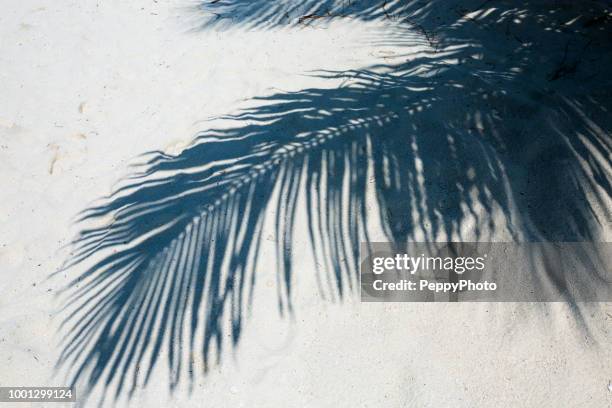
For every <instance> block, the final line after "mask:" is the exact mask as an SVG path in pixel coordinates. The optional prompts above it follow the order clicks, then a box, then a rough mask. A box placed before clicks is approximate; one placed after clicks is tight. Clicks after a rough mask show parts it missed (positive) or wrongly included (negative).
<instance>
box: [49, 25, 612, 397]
mask: <svg viewBox="0 0 612 408" xmlns="http://www.w3.org/2000/svg"><path fill="white" fill-rule="evenodd" d="M495 17H498V16H496V15H492V16H491V18H495ZM453 30H456V32H453V35H454V36H455V37H454V38H455V41H456V42H455V43H453V42H449V44H448V48H447V51H445V50H444V48H440V49H439V50H436V51H435V52H430V53H425V55H419V56H413V57H411V58H408V60H407V61H405V62H401V63H399V64H395V65H389V64H387V65H385V66H377V67H372V68H371V69H364V70H357V71H351V72H342V73H337V72H324V73H320V75H321V76H323V77H326V78H328V79H329V80H336V79H338V78H339V77H340V78H344V79H346V80H347V82H346V83H347V85H345V86H342V87H340V88H332V89H319V88H311V89H304V90H301V91H299V92H285V93H278V94H275V95H272V96H269V97H262V98H258V99H257V100H256V101H255V102H256V104H255V107H253V108H250V109H246V110H244V111H242V112H239V113H238V114H236V115H230V116H227V117H226V118H225V119H227V120H231V121H233V123H236V125H235V126H233V127H229V128H223V129H212V130H209V131H206V132H204V133H202V134H201V135H199V136H198V137H197V139H196V140H195V141H194V143H193V144H192V145H191V146H190V147H188V148H186V149H185V150H184V151H183V152H181V153H180V154H178V155H176V156H173V155H167V154H165V153H163V152H152V153H150V154H149V155H148V156H147V160H146V161H145V162H144V163H142V164H141V165H140V166H139V169H138V171H137V172H136V173H135V174H134V176H133V177H132V178H130V179H129V180H128V181H127V182H126V183H125V185H124V186H123V187H121V188H120V189H118V190H117V191H116V192H115V193H113V194H112V195H111V196H110V197H108V199H106V200H104V201H103V202H102V203H101V204H99V205H97V206H94V207H92V208H90V209H88V210H86V211H85V212H84V213H83V214H82V217H81V221H82V222H83V223H84V224H87V223H93V224H96V225H97V226H93V227H89V228H83V229H82V231H81V233H80V235H79V236H78V237H77V238H76V240H75V242H74V246H75V247H74V248H75V250H74V254H73V257H72V258H71V260H70V261H69V263H68V265H67V266H68V267H72V266H76V265H80V264H85V263H87V262H89V264H88V265H87V266H86V268H85V270H84V272H82V273H81V274H80V275H79V276H78V277H77V278H76V279H74V280H73V281H72V282H70V284H69V285H68V286H69V288H68V291H67V292H66V293H67V296H68V299H67V306H66V308H67V312H66V313H67V314H66V318H65V321H64V325H65V329H64V330H65V333H66V336H65V339H64V343H63V344H64V349H63V353H62V354H61V356H60V363H61V364H64V365H67V366H68V367H69V368H70V372H71V375H72V381H73V382H74V383H76V382H77V381H85V382H86V385H87V387H88V388H90V389H92V388H94V387H95V386H97V385H99V384H102V385H103V386H104V387H108V386H110V385H111V384H115V385H116V390H115V398H117V397H119V396H120V395H122V393H124V392H127V394H128V395H132V393H133V392H134V391H135V389H136V388H137V387H138V386H139V385H140V384H146V383H147V382H148V381H149V379H150V377H151V375H152V373H153V372H154V369H155V367H156V366H158V365H159V364H160V362H161V360H160V359H161V358H165V359H167V361H166V363H167V365H168V366H169V370H170V372H169V375H170V387H171V388H172V389H174V388H175V387H176V386H177V385H178V384H179V382H180V381H181V380H182V379H183V378H188V379H189V380H190V381H193V379H194V371H195V369H196V368H197V367H198V366H199V364H198V361H199V360H201V361H202V365H203V367H204V370H208V369H209V368H210V367H211V366H214V365H215V364H218V363H219V362H220V360H221V357H222V354H223V350H225V349H226V348H227V347H230V348H231V347H234V346H236V345H237V344H238V342H239V340H240V338H241V334H242V330H243V325H244V315H245V311H246V310H247V309H248V307H249V304H250V301H251V299H252V291H253V288H254V286H255V284H256V280H257V279H256V278H257V276H256V273H255V265H256V263H257V259H258V254H259V250H260V246H261V240H262V235H261V234H262V225H263V223H264V221H265V219H266V217H274V226H275V234H276V237H275V238H276V243H277V247H276V250H277V256H276V262H277V276H278V285H277V287H278V302H279V310H280V311H281V313H283V314H286V313H289V314H290V313H292V291H293V290H294V288H293V285H292V281H293V278H292V275H293V270H292V261H291V259H292V246H293V245H292V244H293V242H294V236H293V234H294V233H295V222H296V211H297V207H298V205H297V203H298V202H300V201H303V202H305V203H306V210H305V211H306V215H307V225H308V233H309V241H310V243H311V245H312V250H313V253H314V256H315V258H316V259H317V260H318V263H319V264H321V265H324V266H325V267H324V268H322V270H321V271H319V273H320V280H321V282H322V283H321V285H322V286H321V292H322V293H326V294H327V295H328V296H329V297H331V298H335V299H342V298H343V297H344V296H346V294H347V293H348V292H351V290H352V288H353V287H354V286H355V283H356V276H355V273H356V271H357V270H358V265H357V264H358V261H359V259H360V255H361V254H360V253H359V244H360V242H362V241H365V242H367V241H368V234H369V232H368V228H369V225H371V224H372V223H374V222H378V223H380V225H381V226H382V228H383V230H384V232H385V234H386V236H387V238H388V240H389V241H391V242H396V243H402V242H405V241H408V240H411V239H414V237H415V236H416V232H417V231H420V232H421V233H422V237H424V238H425V239H427V240H431V241H435V240H440V239H443V240H444V239H446V240H450V239H454V240H461V239H462V238H465V237H464V235H463V234H464V231H463V230H462V229H461V227H462V225H463V224H465V222H466V221H469V220H471V221H473V225H474V229H473V231H472V232H471V235H470V239H475V240H479V239H483V240H486V239H487V238H490V237H491V236H493V235H494V233H495V232H496V229H498V228H505V229H507V230H508V231H509V234H510V235H511V236H512V237H513V238H515V239H527V240H558V239H563V240H592V239H596V236H595V235H593V231H594V230H595V229H596V228H595V227H594V225H593V224H594V223H595V224H597V223H606V222H609V220H608V219H603V220H602V219H601V218H600V217H599V216H598V211H597V208H595V207H598V206H599V207H602V206H603V207H604V208H605V206H606V202H607V201H606V200H608V199H609V198H610V194H611V191H612V189H611V187H610V184H609V179H610V178H609V175H610V170H609V169H610V153H609V152H610V147H611V146H610V141H609V139H608V136H609V134H610V133H609V127H608V124H607V122H605V121H599V120H597V121H595V120H593V119H592V118H589V117H588V115H586V114H585V112H593V111H596V110H598V109H600V108H601V107H602V106H606V105H608V101H607V100H606V99H605V98H600V99H598V98H593V97H590V98H586V99H585V98H577V97H573V96H566V95H563V94H561V95H549V94H547V93H546V92H543V91H542V90H541V86H540V85H539V84H534V85H530V86H532V87H533V89H532V92H531V93H530V95H533V100H524V99H523V98H522V96H515V95H512V94H511V91H512V89H513V84H516V83H520V84H530V83H531V82H530V81H529V78H528V77H526V76H525V75H522V74H521V73H520V72H521V71H520V70H516V69H515V70H512V71H511V70H497V71H492V70H491V69H490V67H489V66H487V65H486V64H485V63H482V62H479V61H475V60H474V59H473V58H471V56H472V55H473V53H474V46H470V45H468V46H466V44H473V43H474V41H473V38H471V39H470V38H467V37H466V36H465V35H464V34H465V32H463V31H461V30H460V29H459V28H457V27H455V28H453ZM470 30H471V31H470V32H469V34H470V35H472V36H473V35H474V32H473V31H474V30H473V29H470ZM480 40H482V41H486V39H485V38H484V34H483V38H480ZM522 52H525V53H526V54H527V57H528V58H526V59H525V64H528V63H529V61H530V60H531V59H530V58H531V56H530V55H529V54H528V52H529V51H528V50H524V51H522ZM453 58H455V59H457V60H459V61H470V63H469V64H465V65H461V66H459V67H458V66H456V65H454V66H453V65H450V64H449V63H448V60H449V59H453ZM523 86H526V85H523ZM508 91H510V92H508ZM525 93H528V94H529V91H526V92H525ZM484 98H486V99H487V100H488V105H486V106H485V107H483V104H482V100H483V99H484ZM457 106H460V107H461V109H457V108H456V107H457ZM538 110H546V112H547V113H546V115H545V116H546V117H549V118H550V121H547V122H545V123H539V124H536V125H533V124H532V125H530V126H535V127H529V128H521V127H520V126H519V125H516V124H514V123H512V122H510V121H509V119H511V118H510V117H509V114H506V112H512V114H513V115H514V114H516V112H519V113H520V114H521V115H525V116H528V115H533V114H534V112H536V111H538ZM466 112H467V114H466ZM508 123H510V124H508ZM534 134H536V135H540V136H539V137H537V138H533V137H532V135H534ZM525 172H526V173H527V175H526V176H525V175H524V174H523V173H525ZM517 173H518V174H523V177H516V175H517ZM555 173H557V174H558V173H562V174H565V175H567V177H569V178H570V179H571V180H572V182H571V183H569V184H563V185H560V184H558V181H557V180H556V179H555V178H551V177H550V175H551V174H555ZM525 179H526V180H527V182H525V181H524V180H525ZM560 192H563V193H564V194H565V199H563V200H559V198H558V195H559V193H560ZM371 197H375V199H376V210H375V211H374V212H373V211H371V210H368V209H367V203H368V200H370V199H371ZM553 212H554V214H556V217H557V218H558V219H562V220H563V222H562V223H560V222H555V220H552V219H551V213H553ZM494 214H501V215H502V221H503V222H502V223H501V224H496V223H494V222H493V221H492V220H493V219H494V218H495V217H493V215H494ZM100 224H102V225H100ZM558 285H559V286H562V285H563V282H562V281H559V282H558ZM570 300H571V299H570ZM227 333H229V336H230V341H229V344H226V343H227V342H226V341H225V340H224V339H225V338H226V337H227V335H228V334H227Z"/></svg>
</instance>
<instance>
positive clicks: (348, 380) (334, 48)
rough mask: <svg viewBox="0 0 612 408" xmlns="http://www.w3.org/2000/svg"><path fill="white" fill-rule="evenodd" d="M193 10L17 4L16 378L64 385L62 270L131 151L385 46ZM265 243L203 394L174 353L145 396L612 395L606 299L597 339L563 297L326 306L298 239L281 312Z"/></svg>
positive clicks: (7, 141)
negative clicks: (242, 321) (175, 362)
mask: <svg viewBox="0 0 612 408" xmlns="http://www.w3.org/2000/svg"><path fill="white" fill-rule="evenodd" d="M185 6H186V5H185V4H184V3H182V2H167V1H162V0H159V1H157V2H155V1H144V0H134V1H129V2H125V1H110V2H102V1H100V2H98V3H96V2H94V1H86V2H70V1H65V0H58V1H55V2H41V1H36V0H20V1H7V2H6V4H4V7H3V12H2V14H1V15H0V189H1V190H0V191H1V192H2V193H1V194H0V225H1V228H0V270H1V271H2V273H3V275H4V277H5V279H4V280H3V281H2V283H0V310H2V318H1V320H0V364H1V366H2V368H1V369H0V385H2V386H6V385H14V386H34V385H58V386H60V385H64V384H65V382H64V379H63V377H61V376H58V375H57V374H56V371H55V369H54V365H55V363H56V360H57V357H58V353H59V352H60V350H61V348H60V347H59V346H58V345H57V343H58V336H57V332H58V326H59V323H60V321H61V317H62V316H61V314H60V313H59V312H58V310H59V307H60V304H59V303H58V301H57V299H56V297H55V293H56V291H57V290H58V289H59V288H60V287H61V286H62V285H63V284H64V283H65V282H66V280H65V279H61V278H60V279H54V280H47V277H48V276H49V274H50V273H52V272H53V271H55V270H57V269H58V268H59V267H60V265H61V263H62V262H63V261H64V260H65V259H66V258H67V257H68V255H69V254H68V251H69V248H67V247H66V245H67V244H68V243H69V241H70V239H71V238H72V236H73V234H74V232H75V228H74V227H73V226H74V217H75V215H76V214H77V213H78V212H79V211H81V210H83V209H85V208H86V207H87V206H88V205H89V204H90V203H91V202H92V201H94V200H96V199H97V198H99V197H101V196H103V195H106V194H108V193H110V192H111V191H112V189H113V186H114V185H115V183H116V182H117V181H118V180H119V179H120V178H121V177H122V176H124V175H126V174H129V169H128V167H127V164H128V163H129V162H130V161H131V160H132V159H133V158H135V157H136V156H138V155H139V154H141V153H143V152H146V151H150V150H155V149H159V150H164V151H166V152H169V153H178V152H180V150H181V148H182V147H184V146H186V145H188V144H189V142H190V141H191V140H192V138H193V136H194V135H195V134H196V133H197V132H198V131H201V130H203V129H206V128H207V127H208V126H210V124H209V122H205V120H207V119H210V118H213V117H215V116H218V115H223V114H226V113H230V112H235V111H236V110H237V109H239V108H241V107H243V106H247V105H248V104H249V102H248V100H249V99H250V98H252V97H256V96H264V95H270V94H272V93H274V92H275V91H276V90H279V89H281V90H299V89H304V88H307V87H317V86H320V87H326V88H327V87H333V86H337V85H339V83H340V81H336V82H333V81H324V80H321V79H316V78H313V77H311V76H307V75H305V74H307V73H308V72H309V71H313V70H317V69H321V68H325V69H332V70H346V69H351V68H359V67H363V66H368V65H371V64H375V63H378V62H381V61H385V59H384V58H385V56H387V55H389V54H386V53H385V52H384V51H385V50H383V49H381V48H380V47H376V46H371V45H367V41H366V40H367V38H369V36H370V35H371V33H377V32H380V30H383V28H384V27H385V26H384V24H382V23H376V22H371V23H364V22H359V21H352V20H338V21H334V22H332V23H330V24H329V25H327V26H326V27H325V28H322V27H311V28H302V29H287V28H283V29H276V30H270V31H257V30H255V31H250V32H245V31H241V30H240V29H236V30H233V31H229V32H228V31H225V32H220V31H214V30H211V31H204V32H194V31H192V30H191V28H193V27H194V26H195V25H196V23H197V21H194V19H195V16H194V15H193V14H191V12H190V11H189V10H188V9H187V8H186V7H185ZM386 29H388V30H393V29H394V28H393V27H389V24H387V26H386ZM415 35H418V36H421V37H422V35H421V34H418V33H417V34H415ZM390 51H393V50H390ZM395 51H396V52H398V53H399V52H403V51H405V50H401V49H396V50H395ZM534 120H535V121H537V120H538V119H537V118H535V119H534ZM215 123H217V122H215ZM218 123H220V124H221V126H224V122H218ZM302 223H303V220H302ZM267 228H268V230H271V229H270V228H271V225H267ZM299 228H301V231H305V229H304V228H305V227H304V226H303V225H301V226H300V227H299ZM607 233H608V231H604V232H603V233H602V235H603V237H604V238H605V237H606V234H607ZM267 235H268V234H267V233H266V232H264V236H267ZM296 236H298V237H300V234H296ZM301 236H302V237H304V238H298V239H299V240H300V242H298V248H302V249H304V248H305V247H306V238H305V235H301ZM380 238H381V239H382V235H380ZM497 239H504V236H503V235H501V236H498V237H497ZM263 250H264V256H262V259H263V261H262V264H261V265H260V268H259V272H258V273H259V274H258V282H259V284H258V285H257V287H256V293H255V295H254V304H253V308H252V315H251V317H250V318H249V320H248V322H247V323H246V326H245V329H244V332H243V334H242V337H241V342H240V344H239V346H238V348H237V349H236V350H235V352H233V353H232V352H226V353H225V355H224V358H223V362H222V364H221V365H220V366H219V367H218V368H215V369H214V370H213V371H212V372H211V373H209V374H208V375H207V376H205V377H204V376H201V375H200V376H198V377H197V378H198V380H197V383H196V385H195V387H194V389H193V391H192V393H191V394H189V393H188V391H187V388H188V386H187V385H186V384H182V385H181V386H180V387H179V390H178V391H177V393H176V394H175V395H174V397H170V396H169V394H168V391H167V372H166V370H165V367H164V364H165V363H164V364H161V365H160V367H158V370H157V371H156V374H155V375H154V377H153V378H152V380H151V381H150V383H149V384H148V386H147V387H146V388H144V389H143V390H140V391H138V392H137V394H136V396H135V397H134V399H133V400H132V404H133V406H143V407H144V406H163V407H172V406H177V407H179V406H180V407H188V406H193V407H196V406H206V407H235V406H244V407H272V406H279V407H281V406H282V407H306V406H310V407H354V406H364V407H365V406H369V407H374V406H390V407H412V406H414V407H426V406H427V407H444V406H453V407H492V406H498V407H502V406H525V407H560V406H567V407H570V406H576V407H578V406H580V407H587V406H588V407H604V406H610V405H609V404H612V392H610V391H609V390H608V383H609V381H610V380H612V364H611V363H610V362H611V361H612V348H611V347H610V344H611V343H610V341H611V340H612V338H611V337H610V322H611V321H612V308H611V307H610V305H609V304H601V305H600V306H599V307H595V308H593V309H592V311H591V312H589V313H590V314H589V315H587V316H586V318H587V320H588V324H589V328H590V330H591V332H592V335H591V336H585V334H584V332H583V330H581V329H580V328H578V327H577V326H576V322H575V319H574V318H573V317H572V315H571V313H570V311H569V310H568V307H567V306H565V305H563V304H554V305H547V306H542V305H515V304H492V305H487V304H482V305H478V304H438V303H436V304H360V303H359V301H358V296H357V295H355V296H353V297H352V299H348V300H345V301H344V302H342V303H338V302H337V303H330V302H328V301H324V300H322V299H321V298H320V297H319V295H318V293H317V290H316V282H315V277H314V274H313V273H310V271H312V270H313V268H314V266H313V265H312V260H311V257H310V255H309V254H308V253H307V252H306V250H305V249H304V251H303V252H301V251H296V252H297V253H298V255H297V257H296V260H295V270H296V271H297V272H298V273H297V275H298V276H297V277H296V279H297V283H296V285H295V287H296V288H298V289H297V291H296V299H295V304H294V308H295V310H296V314H295V316H294V318H282V317H280V316H279V314H278V309H277V303H276V289H275V286H274V282H275V272H274V268H273V263H272V262H269V261H270V259H271V257H273V254H274V246H273V243H271V242H266V243H265V246H264V249H263ZM266 260H267V261H266ZM164 361H165V360H164ZM96 393H97V394H95V395H94V399H95V398H96V396H99V395H100V390H99V389H98V390H97V391H96ZM119 403H120V404H124V403H126V400H125V399H121V400H120V401H119ZM107 404H110V401H107ZM16 406H17V405H16ZM18 406H27V404H23V405H18Z"/></svg>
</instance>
